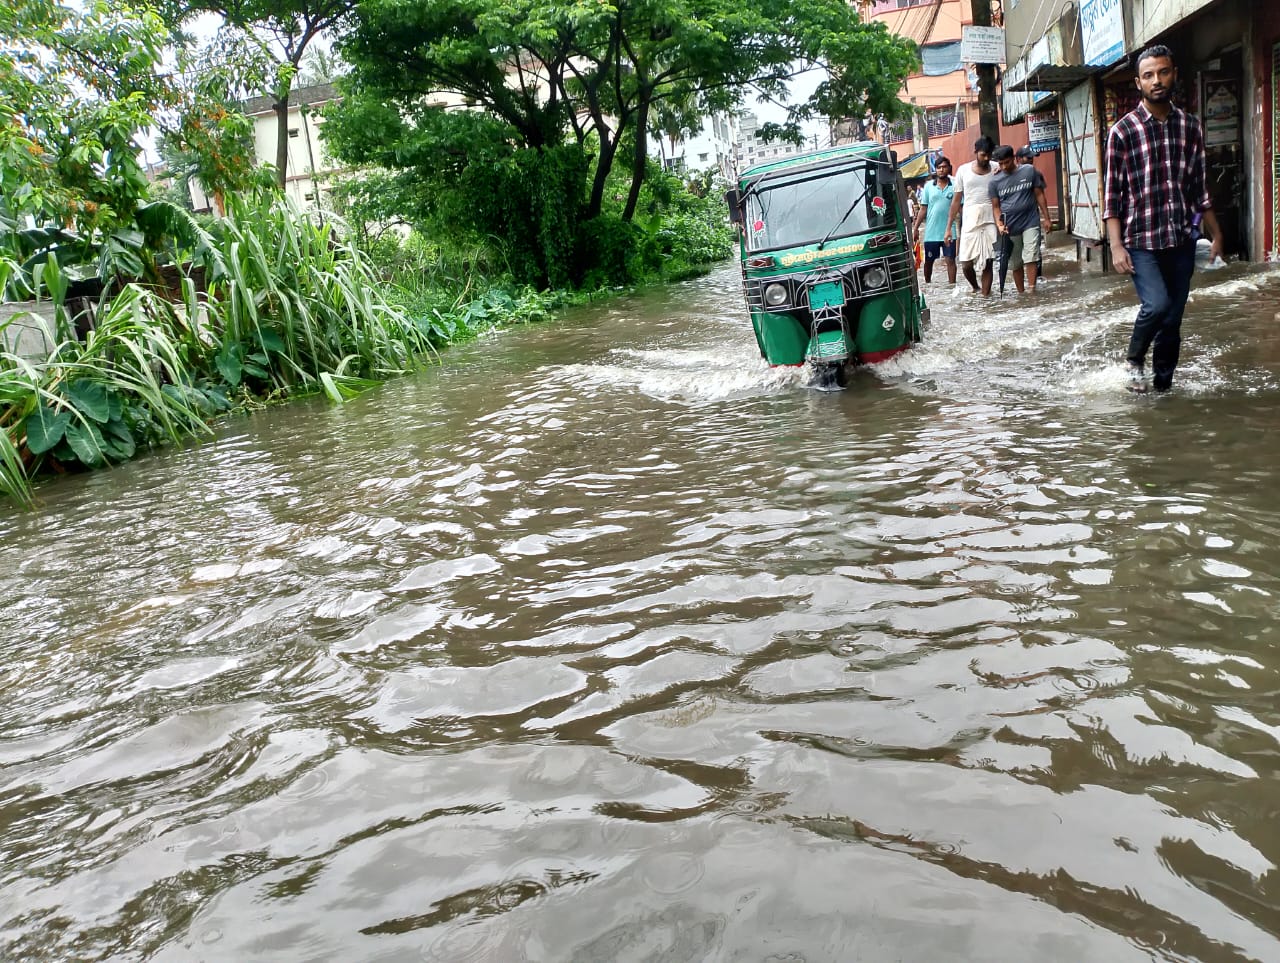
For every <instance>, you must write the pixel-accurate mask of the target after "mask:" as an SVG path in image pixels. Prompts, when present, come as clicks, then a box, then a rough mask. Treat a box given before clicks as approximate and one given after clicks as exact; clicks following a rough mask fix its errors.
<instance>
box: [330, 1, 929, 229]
mask: <svg viewBox="0 0 1280 963" xmlns="http://www.w3.org/2000/svg"><path fill="white" fill-rule="evenodd" d="M340 49H341V51H342V54H343V56H344V59H346V60H347V62H348V63H350V64H351V65H352V73H351V75H350V77H349V78H348V80H347V82H346V84H345V89H346V91H347V94H348V97H349V98H351V99H352V100H353V101H354V100H362V99H363V100H369V101H375V102H378V103H381V104H384V105H386V106H387V107H389V108H391V109H394V110H396V111H397V112H399V113H400V114H401V115H402V116H408V117H418V118H421V117H422V116H423V115H422V110H421V107H422V103H423V101H424V99H425V98H427V97H428V95H432V94H439V93H440V92H451V93H453V94H456V95H458V96H459V97H460V98H462V99H464V100H465V101H466V102H468V103H471V104H474V105H476V106H477V107H480V108H482V109H484V110H485V111H487V112H489V113H490V114H492V115H493V116H494V117H496V118H498V119H499V120H500V121H502V122H504V123H505V124H507V125H509V127H510V129H511V131H512V135H513V137H514V138H515V139H516V143H517V144H518V146H520V147H522V148H526V149H532V150H541V149H545V148H547V147H549V146H553V145H555V144H558V143H560V142H561V140H562V138H563V137H565V136H566V132H571V133H572V136H573V138H574V139H575V141H576V143H577V144H578V145H579V147H580V148H581V149H583V150H589V151H591V152H592V153H593V154H594V160H595V169H594V173H593V178H592V185H591V191H590V195H589V198H588V202H587V207H586V210H585V215H586V217H588V218H592V217H595V216H597V215H599V213H600V211H601V208H602V202H603V197H604V189H605V183H606V181H607V179H608V177H609V174H610V173H611V171H612V169H613V165H614V163H615V160H616V158H617V156H618V152H619V148H620V147H621V146H622V144H623V143H624V142H627V143H630V144H632V145H633V149H632V156H631V168H630V175H631V176H630V186H629V190H628V196H627V200H626V204H625V206H624V210H623V218H624V219H630V217H631V216H632V214H633V213H634V211H635V205H636V200H637V198H638V195H639V189H640V185H641V183H642V181H643V178H644V173H645V158H646V147H647V141H648V132H649V128H650V124H651V118H652V116H653V112H654V110H655V109H657V108H658V107H659V106H660V105H662V104H664V103H667V102H671V103H676V104H679V103H687V102H693V103H695V104H696V105H697V106H698V108H699V109H700V110H701V111H703V112H704V113H705V112H707V111H710V110H712V109H716V108H721V109H728V108H732V107H735V106H737V105H739V104H740V103H741V102H742V99H743V97H744V95H745V93H747V92H749V91H750V90H752V89H754V90H756V91H757V92H759V93H761V94H763V95H765V96H770V97H775V98H777V97H784V96H785V93H786V90H787V85H788V81H789V80H790V78H791V76H792V73H793V69H794V68H793V64H795V63H797V62H804V63H806V64H821V65H824V66H826V67H827V68H828V70H829V71H830V72H831V79H830V80H829V81H828V82H826V83H824V84H822V85H820V87H819V88H818V90H817V91H816V92H815V94H814V95H813V97H811V98H810V99H809V100H807V101H805V102H802V103H800V104H796V105H794V106H793V107H792V108H791V109H790V114H789V117H788V123H787V125H785V126H786V127H787V128H788V129H790V130H793V131H794V130H795V129H797V128H798V125H799V123H800V122H801V121H802V120H804V119H806V118H808V117H812V116H814V115H815V114H818V113H822V114H826V115H828V116H846V115H853V114H857V115H861V114H862V113H864V112H865V111H866V110H868V109H870V110H873V111H876V112H878V113H884V114H885V115H886V116H889V117H891V118H897V117H901V116H904V115H905V114H906V113H907V112H908V111H909V108H907V107H906V106H905V105H903V104H901V103H900V102H899V100H898V97H897V94H898V90H899V89H900V86H901V81H902V79H903V78H904V77H905V76H906V75H907V73H908V72H909V71H910V70H911V69H912V68H913V67H914V66H915V64H917V63H918V55H917V53H916V49H915V46H914V44H912V43H911V42H910V41H907V40H904V39H902V38H898V37H894V36H892V35H890V34H889V33H888V32H887V30H886V29H885V27H884V26H883V24H879V23H862V22H861V21H860V20H859V19H858V14H857V11H856V10H855V9H854V8H853V6H852V5H850V4H849V3H847V2H845V0H758V2H753V3H751V4H741V3H738V2H736V0H558V2H554V3H549V4H548V3H545V2H543V0H423V2H418V3H412V4H406V3H403V2H400V0H366V2H365V3H362V4H361V5H360V7H359V8H358V11H357V13H356V15H355V16H354V17H353V18H352V20H351V21H350V29H349V30H348V32H347V33H346V34H345V35H344V36H343V37H342V38H341V40H340ZM364 109H365V107H362V106H360V105H358V104H355V103H352V104H351V105H350V106H344V107H340V108H338V110H337V113H341V112H342V111H344V110H351V111H353V112H359V111H361V110H364ZM401 133H402V134H403V135H404V136H405V137H406V138H407V140H406V142H405V143H402V145H401V147H402V151H401V153H405V152H407V153H412V154H417V153H418V152H417V151H415V150H413V149H412V147H411V146H410V144H409V143H408V141H412V140H413V139H414V138H416V137H417V136H418V135H419V133H420V132H419V131H418V130H416V129H415V128H414V126H413V125H412V124H411V125H409V126H408V127H406V128H405V129H404V130H402V132H401ZM368 146H369V148H370V150H371V152H380V151H379V149H378V148H377V147H376V146H375V145H372V144H369V145H368ZM348 147H350V148H352V150H351V151H350V152H349V153H348V158H349V159H350V158H352V157H355V156H358V154H359V151H358V150H356V149H354V148H355V147H356V145H354V144H349V145H348ZM383 153H385V152H383ZM401 166H403V165H401Z"/></svg>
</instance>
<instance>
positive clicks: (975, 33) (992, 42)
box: [960, 26, 1004, 64]
mask: <svg viewBox="0 0 1280 963" xmlns="http://www.w3.org/2000/svg"><path fill="white" fill-rule="evenodd" d="M960 59H961V60H962V61H963V62H964V63H967V64H1002V63H1004V30H1003V29H1001V28H1000V27H974V26H966V27H965V28H964V29H963V32H962V33H961V35H960Z"/></svg>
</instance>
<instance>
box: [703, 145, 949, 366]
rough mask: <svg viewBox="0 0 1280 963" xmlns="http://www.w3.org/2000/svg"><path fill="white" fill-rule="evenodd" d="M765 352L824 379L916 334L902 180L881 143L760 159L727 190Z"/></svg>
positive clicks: (918, 306)
mask: <svg viewBox="0 0 1280 963" xmlns="http://www.w3.org/2000/svg"><path fill="white" fill-rule="evenodd" d="M725 199H726V201H727V202H728V204H729V211H730V218H731V220H732V221H733V222H734V223H735V224H736V225H737V227H738V234H739V238H740V253H741V259H742V284H743V288H744V291H745V294H746V301H747V308H748V310H749V311H750V312H751V324H752V327H753V328H754V329H755V335H756V342H757V343H758V344H759V347H760V354H761V355H762V356H763V357H764V359H765V360H766V361H768V362H769V364H772V365H802V364H805V363H808V364H809V365H811V366H812V367H813V370H814V372H815V379H816V381H817V382H818V383H819V384H820V385H822V386H830V385H837V386H840V387H843V386H844V385H845V383H846V379H847V374H848V370H849V368H850V367H851V366H852V365H855V364H859V363H874V362H877V361H883V360H884V359H885V358H888V357H891V356H892V355H894V354H897V353H898V352H899V351H903V350H905V349H907V348H909V347H910V346H911V345H913V344H915V343H916V342H918V341H919V340H920V337H921V329H922V327H923V324H924V322H926V321H927V320H928V318H929V311H928V308H927V307H925V303H924V298H923V296H922V295H921V294H920V286H919V282H918V280H917V278H916V264H915V255H914V252H913V249H912V245H911V243H910V226H909V225H908V224H907V223H906V222H905V220H904V218H905V217H906V210H907V207H906V188H905V186H904V184H903V182H902V177H901V176H900V175H899V173H898V170H897V164H896V158H895V156H894V154H893V152H892V151H890V150H889V149H888V148H887V147H885V145H883V144H878V143H874V142H862V143H856V144H848V145H845V146H842V147H833V148H830V149H828V150H821V151H816V152H813V153H809V154H801V155H797V156H792V157H787V158H783V159H780V160H778V161H773V162H770V163H766V164H758V165H756V166H754V167H751V168H749V169H748V170H746V171H744V172H743V173H742V174H741V175H739V177H738V181H737V186H736V187H735V188H734V189H733V190H731V191H729V193H728V194H727V195H726V197H725Z"/></svg>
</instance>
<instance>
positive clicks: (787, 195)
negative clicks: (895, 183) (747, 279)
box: [746, 161, 897, 251]
mask: <svg viewBox="0 0 1280 963" xmlns="http://www.w3.org/2000/svg"><path fill="white" fill-rule="evenodd" d="M896 217H897V206H896V203H895V199H894V196H893V190H892V188H891V187H878V186H877V184H876V180H875V176H874V170H873V168H872V166H871V165H870V164H869V163H867V162H865V161H862V162H859V163H857V164H852V165H850V166H848V167H844V168H838V169H836V170H824V171H821V172H814V171H797V172H795V174H794V175H793V176H788V175H787V174H785V173H783V174H780V175H778V176H776V177H770V178H766V179H765V180H763V181H762V182H760V183H759V184H758V185H757V186H756V188H755V189H754V190H752V191H750V192H749V193H748V194H747V197H746V226H747V246H748V249H749V250H752V251H760V250H765V249H768V248H777V247H796V246H798V245H801V244H810V243H816V242H817V241H820V240H822V239H823V238H825V237H827V236H828V235H831V236H835V237H847V236H849V235H853V234H861V233H865V232H866V231H876V230H883V229H885V228H886V227H890V226H892V225H893V224H894V223H895V222H896ZM842 219H843V223H841V221H842Z"/></svg>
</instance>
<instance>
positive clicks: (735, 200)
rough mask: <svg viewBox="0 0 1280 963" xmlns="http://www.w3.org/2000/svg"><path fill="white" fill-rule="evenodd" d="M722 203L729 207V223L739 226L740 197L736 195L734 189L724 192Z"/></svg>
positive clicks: (740, 219)
mask: <svg viewBox="0 0 1280 963" xmlns="http://www.w3.org/2000/svg"><path fill="white" fill-rule="evenodd" d="M724 202H725V203H726V204H728V205H729V221H730V222H731V223H733V224H741V223H742V195H741V194H739V193H738V189H737V188H736V187H735V188H733V189H732V190H729V191H726V192H725V195H724Z"/></svg>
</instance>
